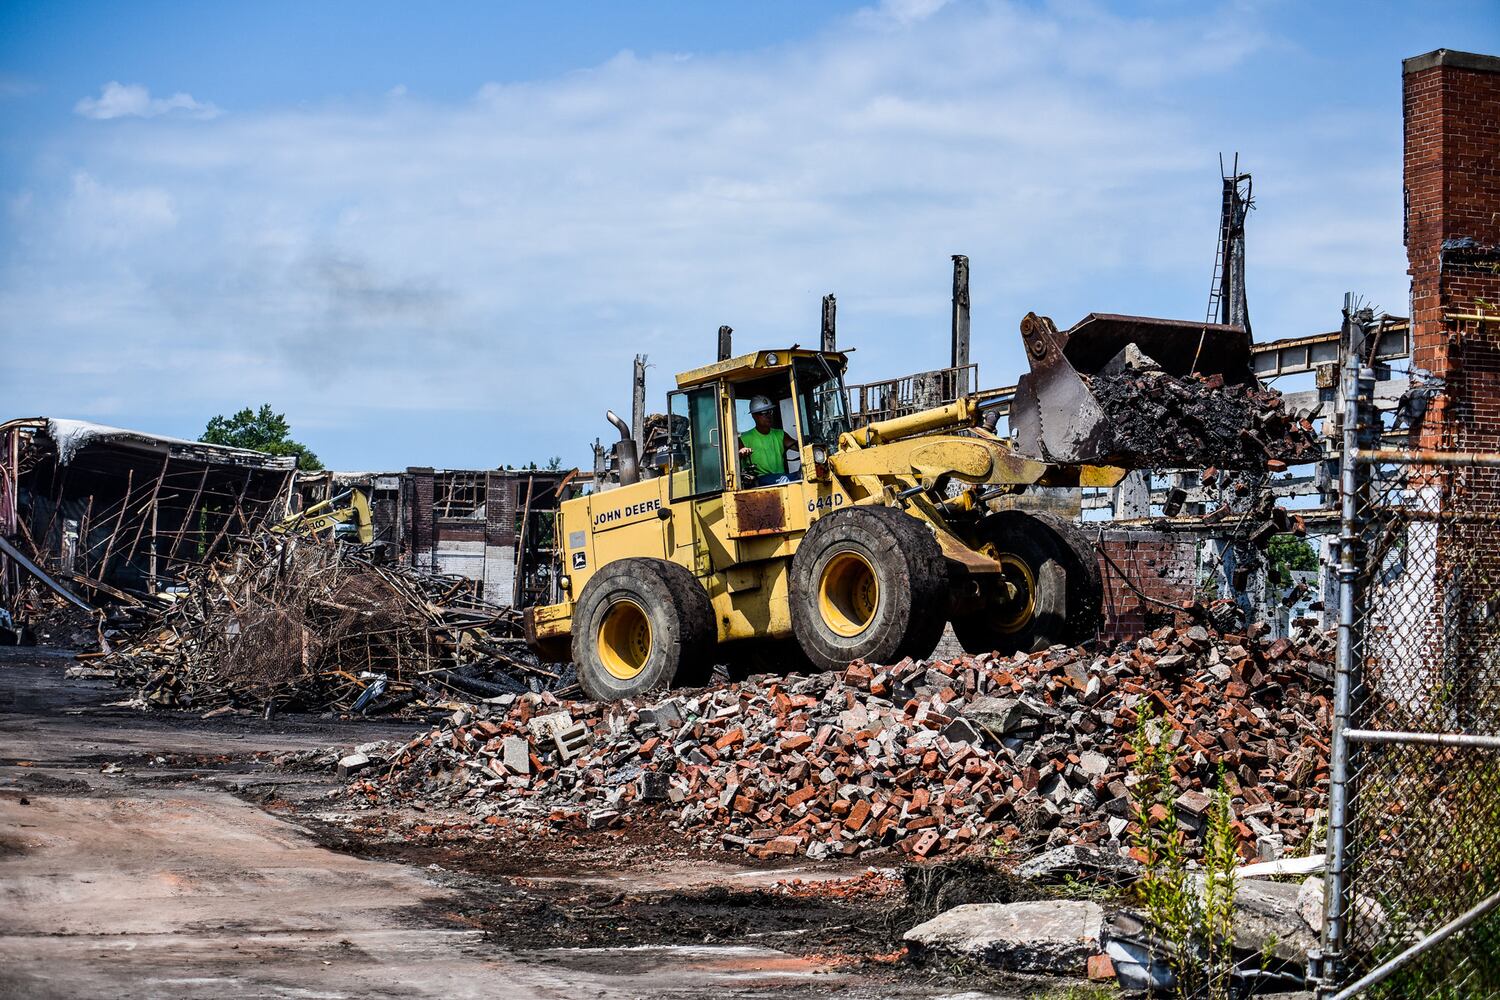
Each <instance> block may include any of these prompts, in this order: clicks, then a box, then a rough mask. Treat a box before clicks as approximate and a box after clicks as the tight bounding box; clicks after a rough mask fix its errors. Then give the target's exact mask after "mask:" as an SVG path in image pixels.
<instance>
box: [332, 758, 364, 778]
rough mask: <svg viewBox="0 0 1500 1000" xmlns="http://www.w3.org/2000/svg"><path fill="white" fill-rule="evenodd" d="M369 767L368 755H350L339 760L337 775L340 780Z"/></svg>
mask: <svg viewBox="0 0 1500 1000" xmlns="http://www.w3.org/2000/svg"><path fill="white" fill-rule="evenodd" d="M369 766H370V758H369V755H368V754H362V753H351V754H349V756H347V757H341V758H339V768H338V773H339V777H340V778H350V777H353V776H354V775H356V774H358V773H359V772H361V771H363V770H364V769H365V768H367V767H369Z"/></svg>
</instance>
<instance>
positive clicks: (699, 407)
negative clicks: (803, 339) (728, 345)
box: [667, 350, 849, 501]
mask: <svg viewBox="0 0 1500 1000" xmlns="http://www.w3.org/2000/svg"><path fill="white" fill-rule="evenodd" d="M846 364H847V360H846V358H845V356H844V355H843V354H841V353H837V352H826V353H825V352H820V351H801V350H790V351H759V352H757V353H755V354H747V355H743V356H741V357H738V358H731V359H730V360H728V361H722V362H719V363H718V364H715V365H707V366H704V367H703V368H698V369H694V370H693V371H690V372H684V373H683V374H682V375H679V376H678V378H677V384H678V386H679V387H680V388H679V390H678V391H677V392H673V393H671V394H670V395H669V396H668V400H667V412H668V415H669V416H668V427H669V429H670V431H671V435H672V441H671V447H670V449H669V451H670V454H671V456H672V458H671V461H672V465H671V468H670V470H669V474H670V476H671V483H670V490H671V500H673V501H677V500H685V499H697V498H702V497H708V496H712V495H715V494H718V493H721V492H723V491H724V490H726V489H728V490H736V491H738V490H746V489H757V488H769V487H770V486H772V485H779V483H767V485H766V486H764V487H758V486H757V485H756V480H757V475H756V473H757V471H758V470H756V469H755V468H753V467H751V466H750V465H749V463H748V462H747V460H746V457H745V456H743V455H741V450H742V448H744V447H745V446H746V442H745V439H744V438H745V435H746V434H747V433H748V432H750V431H752V430H753V429H754V428H755V426H756V424H755V419H754V418H753V417H752V416H751V414H750V402H751V400H752V399H753V398H754V397H756V396H765V397H766V398H768V399H770V400H771V402H772V403H773V404H774V409H773V410H772V412H771V420H770V426H771V427H772V428H775V429H777V430H780V431H782V432H784V433H785V435H786V437H787V443H788V445H789V450H788V451H787V453H786V457H785V474H786V477H787V479H786V480H785V481H788V482H798V481H801V480H803V479H804V478H809V477H810V476H812V475H813V474H814V473H815V469H814V468H812V467H810V459H811V458H812V457H813V448H814V447H815V446H816V447H817V448H818V450H819V453H822V454H826V453H831V452H832V451H833V449H834V448H835V447H836V446H837V443H838V438H839V435H840V434H842V433H843V432H844V431H846V430H848V429H849V417H848V401H847V399H848V397H847V396H846V395H845V392H844V381H843V374H844V368H845V366H846ZM778 471H779V470H778Z"/></svg>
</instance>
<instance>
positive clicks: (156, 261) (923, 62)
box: [0, 3, 1405, 467]
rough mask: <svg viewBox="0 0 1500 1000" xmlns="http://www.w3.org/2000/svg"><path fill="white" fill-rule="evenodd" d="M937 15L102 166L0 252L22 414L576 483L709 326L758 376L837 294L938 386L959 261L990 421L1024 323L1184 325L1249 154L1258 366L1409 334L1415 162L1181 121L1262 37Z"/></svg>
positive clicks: (269, 129) (3, 326) (1191, 26)
mask: <svg viewBox="0 0 1500 1000" xmlns="http://www.w3.org/2000/svg"><path fill="white" fill-rule="evenodd" d="M930 6H931V5H922V4H906V5H901V4H896V5H891V7H890V9H887V10H886V11H885V12H884V13H885V14H886V15H889V16H888V17H887V22H888V23H887V24H885V25H884V26H882V25H879V24H876V23H873V22H872V21H871V20H870V18H869V17H856V18H852V19H850V20H849V21H846V22H844V23H841V24H839V25H837V26H836V27H835V28H834V29H833V30H830V31H829V32H828V33H827V34H825V35H823V36H820V37H817V38H812V39H807V40H804V41H803V42H800V43H796V44H789V45H784V46H781V47H778V48H776V49H772V50H767V51H762V52H753V53H731V54H723V55H712V56H705V55H694V56H691V57H686V58H684V57H682V56H680V55H669V56H649V55H638V54H631V53H622V54H620V55H619V56H617V57H615V58H614V59H611V60H609V61H608V62H606V63H604V64H602V65H600V66H597V67H594V68H592V69H587V70H583V71H578V72H573V73H569V74H566V75H563V76H559V77H557V78H554V79H547V80H539V81H531V82H526V83H506V84H498V83H490V84H483V85H481V83H480V81H475V96H474V97H473V98H472V99H470V100H465V101H460V102H455V103H437V102H433V101H430V100H426V99H423V98H421V97H413V96H411V95H407V96H405V97H403V98H402V99H400V100H387V99H383V98H381V99H375V100H372V101H370V102H369V103H368V104H367V105H365V106H359V105H351V104H349V103H347V102H345V103H340V104H333V105H327V106H317V105H308V106H299V107H295V108H288V109H282V110H275V111H269V112H259V113H248V112H246V113H238V114H236V115H234V116H232V117H229V118H225V119H224V120H223V121H222V122H221V123H219V124H217V125H216V126H215V127H214V128H212V129H206V130H205V129H198V128H190V127H185V126H182V125H173V124H171V123H170V122H166V121H164V122H162V123H161V124H160V125H159V126H158V127H155V128H153V129H152V130H150V134H144V133H136V132H131V131H124V132H117V131H115V130H87V134H86V135H85V136H83V137H82V138H81V139H79V140H78V141H79V142H80V143H81V145H78V146H77V147H76V148H73V149H71V150H69V156H70V162H72V163H75V164H77V168H76V169H77V171H78V172H77V173H76V174H75V176H74V181H73V184H72V185H71V186H70V187H68V188H66V189H61V190H59V189H54V188H52V187H49V186H47V185H45V184H41V183H39V184H37V185H35V190H31V189H28V192H27V193H26V194H24V196H23V194H22V193H16V194H15V195H14V196H13V199H22V200H13V201H12V212H11V216H10V218H11V222H12V224H11V226H10V229H11V230H12V233H11V235H10V236H9V237H5V236H0V245H3V246H4V248H5V249H7V250H8V251H9V252H8V253H6V254H3V255H0V340H4V341H5V342H7V343H8V344H11V345H13V346H12V351H11V354H10V355H9V357H8V360H9V361H10V363H11V369H12V371H13V372H14V373H15V374H14V375H13V376H12V377H13V378H14V379H15V380H16V381H17V383H18V387H24V389H22V390H21V391H17V392H7V393H6V395H7V396H8V397H10V398H12V400H13V402H12V408H13V409H15V410H16V411H17V412H19V411H20V410H28V411H29V410H38V411H42V410H45V411H52V412H60V411H63V410H72V411H74V412H75V414H76V415H80V416H87V415H88V414H87V413H86V412H79V410H80V408H86V406H87V402H86V401H88V400H90V399H99V398H104V397H110V398H119V397H121V396H123V397H125V398H135V399H137V400H138V401H139V404H138V410H137V411H136V413H135V415H134V417H131V415H130V414H128V413H126V414H122V413H114V414H111V419H112V420H114V421H115V422H119V421H120V420H123V419H126V418H130V419H132V420H133V421H134V422H135V423H138V424H141V425H143V426H146V427H149V428H152V429H156V430H161V431H166V432H176V433H194V432H196V431H197V430H198V429H199V428H201V426H202V423H203V421H204V420H205V419H206V418H207V416H208V415H210V414H212V413H216V412H223V411H225V410H227V409H233V408H238V407H239V406H243V405H247V404H252V403H254V404H258V403H259V402H261V401H271V402H273V403H274V404H275V405H276V406H277V407H278V408H280V409H284V410H286V411H287V412H288V414H289V416H290V417H291V419H292V420H293V422H294V425H295V424H296V423H298V422H299V421H300V422H302V423H303V424H305V425H307V426H316V427H318V428H319V432H318V433H319V435H320V437H319V438H318V439H315V440H310V442H309V443H310V444H312V445H313V446H314V448H315V449H316V450H318V451H319V454H320V455H322V456H323V457H324V458H325V460H328V461H331V462H333V463H335V464H338V465H345V466H362V467H371V466H378V465H385V466H401V465H404V464H407V463H421V464H437V465H447V466H449V467H463V466H472V465H489V464H493V463H495V462H501V461H528V460H531V459H533V458H537V457H545V456H547V455H553V454H562V455H564V456H565V457H566V458H567V460H568V461H570V462H575V461H577V462H583V461H586V460H587V450H586V448H585V447H584V445H585V442H586V441H589V440H592V439H593V438H594V437H595V436H596V435H598V434H600V433H601V432H607V431H608V428H607V427H605V426H604V425H603V424H602V422H601V415H602V412H603V409H604V408H605V407H606V406H614V407H615V408H616V409H619V407H620V406H621V405H628V395H627V393H628V378H629V370H630V368H629V364H630V357H631V355H632V354H634V353H637V352H645V353H648V354H649V355H650V356H651V361H652V364H653V366H654V369H653V374H652V384H651V395H652V397H653V399H654V400H655V401H656V404H657V405H659V403H660V399H659V397H660V395H661V393H662V392H663V391H664V389H665V388H666V387H667V384H668V382H669V380H670V374H671V373H672V372H674V371H678V370H681V369H684V368H687V367H691V366H693V365H696V364H701V363H702V362H703V361H705V360H706V359H708V358H709V357H710V354H709V352H710V351H711V350H712V341H713V336H714V331H715V330H716V329H717V328H718V326H719V325H720V324H721V323H729V324H730V325H732V326H734V327H735V329H736V338H737V343H738V344H740V345H741V346H748V345H751V344H765V343H770V344H786V343H790V342H792V341H800V342H802V343H810V342H812V341H813V340H815V339H816V337H817V331H818V312H819V307H818V299H819V296H821V295H822V294H823V293H825V292H829V291H833V292H836V293H837V294H838V296H839V321H840V339H841V342H843V343H846V344H849V345H857V346H858V347H859V348H860V350H859V353H858V354H856V355H855V362H854V365H855V369H854V371H853V372H851V377H852V378H853V379H855V380H861V381H862V380H867V379H873V378H879V377H884V376H889V375H893V374H897V373H902V372H908V371H913V370H918V369H921V368H927V367H936V366H939V365H941V364H944V363H945V362H946V353H947V297H948V287H949V267H950V264H949V260H948V255H949V254H952V253H967V254H968V255H969V256H970V258H971V261H972V268H973V281H974V291H973V299H974V309H975V313H974V330H975V342H974V356H975V358H976V359H977V360H978V361H979V362H980V364H981V366H982V375H983V376H984V381H986V382H987V383H989V384H1004V383H1006V382H1009V381H1012V380H1013V379H1014V378H1015V376H1016V375H1017V374H1018V373H1019V371H1021V370H1022V368H1023V366H1024V359H1023V357H1022V354H1021V352H1020V350H1019V345H1018V338H1017V336H1016V324H1017V322H1018V321H1019V319H1020V317H1021V316H1022V315H1024V314H1025V313H1026V312H1027V311H1028V310H1031V309H1035V310H1038V311H1040V312H1045V313H1050V314H1051V315H1053V316H1054V318H1056V319H1057V320H1058V322H1059V323H1062V324H1068V323H1071V322H1073V321H1074V320H1076V319H1078V318H1079V317H1081V316H1082V315H1083V314H1085V313H1087V312H1089V311H1094V310H1099V311H1117V312H1143V313H1156V314H1161V315H1175V316H1188V317H1193V316H1201V315H1202V312H1203V309H1204V303H1205V299H1206V295H1207V290H1208V277H1209V275H1208V271H1209V267H1210V265H1211V263H1212V260H1213V249H1214V247H1213V241H1214V235H1215V224H1216V221H1217V212H1218V200H1219V199H1218V188H1219V183H1218V176H1217V174H1216V170H1217V154H1218V152H1219V151H1220V150H1221V149H1223V150H1227V151H1233V150H1234V149H1235V148H1238V149H1240V150H1241V151H1242V152H1243V153H1244V154H1245V157H1244V162H1246V163H1248V164H1249V166H1250V169H1252V170H1253V171H1255V172H1256V193H1257V196H1258V197H1259V199H1260V206H1261V207H1260V210H1259V211H1258V212H1257V213H1256V214H1255V216H1253V217H1252V220H1251V233H1250V247H1251V274H1250V293H1251V304H1252V315H1254V316H1255V318H1256V323H1257V330H1258V332H1259V335H1260V336H1261V337H1274V336H1288V335H1292V334H1300V333H1308V332H1312V331H1311V330H1310V329H1309V328H1308V323H1309V317H1318V319H1317V320H1316V321H1315V322H1314V325H1315V326H1331V325H1332V322H1333V321H1334V320H1335V319H1336V315H1337V308H1338V302H1339V296H1340V295H1341V293H1342V292H1343V291H1344V290H1345V288H1355V289H1358V290H1361V291H1365V292H1366V293H1368V294H1369V295H1371V296H1373V297H1375V298H1377V299H1379V300H1380V301H1382V302H1384V303H1386V304H1388V305H1389V304H1391V303H1393V302H1397V300H1398V299H1399V297H1400V294H1399V290H1400V289H1404V287H1405V283H1404V279H1403V277H1402V264H1401V257H1400V254H1401V251H1400V219H1399V190H1398V189H1397V186H1396V185H1397V184H1398V182H1394V181H1393V179H1392V177H1391V176H1390V174H1389V171H1378V172H1375V173H1373V174H1372V173H1370V172H1368V171H1363V168H1364V167H1365V166H1366V165H1367V164H1368V162H1369V161H1370V159H1371V157H1374V156H1386V155H1389V156H1391V157H1397V156H1399V108H1394V107H1393V108H1391V109H1389V112H1388V115H1387V116H1386V117H1387V118H1388V119H1389V120H1388V121H1386V120H1385V119H1381V120H1380V121H1375V122H1372V121H1369V120H1364V119H1361V118H1360V117H1359V116H1358V115H1357V114H1354V113H1352V112H1350V111H1349V110H1348V109H1343V108H1341V109H1339V116H1340V118H1341V119H1342V120H1343V121H1345V122H1346V123H1347V125H1348V128H1349V129H1351V130H1354V131H1357V132H1359V133H1360V135H1361V139H1360V141H1358V142H1352V141H1349V137H1348V135H1347V134H1341V133H1334V132H1331V131H1330V130H1329V129H1328V128H1327V127H1326V121H1309V120H1303V119H1302V118H1300V117H1299V115H1300V114H1302V112H1300V111H1297V110H1287V109H1285V108H1279V107H1278V108H1271V109H1265V110H1263V111H1261V112H1260V114H1259V117H1257V116H1256V115H1253V114H1251V113H1250V112H1251V110H1252V108H1251V105H1252V104H1253V102H1252V101H1251V100H1250V99H1249V98H1246V99H1244V100H1241V102H1240V104H1239V109H1240V112H1239V113H1238V114H1237V115H1225V114H1224V113H1223V109H1222V107H1219V106H1217V105H1215V104H1214V103H1212V102H1211V101H1203V102H1201V103H1196V104H1195V103H1194V102H1193V101H1191V100H1189V99H1187V96H1185V95H1191V94H1192V92H1193V91H1194V89H1195V88H1196V87H1198V86H1199V85H1200V84H1205V83H1214V82H1222V81H1233V80H1234V79H1235V76H1234V75H1235V74H1236V73H1237V72H1238V69H1237V67H1240V66H1243V65H1244V63H1245V61H1246V60H1250V59H1253V58H1255V57H1256V54H1257V52H1258V51H1259V50H1258V49H1257V47H1256V46H1257V44H1258V42H1257V41H1256V40H1257V39H1259V38H1261V37H1262V36H1261V35H1260V34H1259V33H1258V30H1259V29H1258V27H1257V25H1256V24H1253V23H1248V24H1241V25H1239V27H1240V28H1241V30H1240V31H1238V32H1237V33H1226V32H1224V31H1223V29H1222V27H1221V16H1220V12H1217V11H1214V10H1205V11H1203V12H1202V13H1196V12H1195V11H1196V9H1195V8H1186V7H1185V8H1182V10H1183V11H1184V12H1185V13H1184V14H1183V15H1182V16H1180V17H1175V18H1168V17H1165V16H1153V17H1152V18H1149V19H1142V20H1134V21H1132V20H1127V19H1123V18H1120V17H1117V16H1114V15H1107V16H1106V15H1102V14H1100V13H1099V12H1098V11H1096V10H1094V9H1093V8H1074V7H1059V8H1042V9H1037V8H1034V7H1031V6H1029V5H1028V6H1011V5H1008V4H1002V3H994V4H986V5H954V6H952V7H950V8H948V9H946V10H943V11H941V12H940V16H927V17H919V16H917V15H918V14H921V13H923V11H926V13H928V14H931V13H932V10H930V9H928V8H929V7H930ZM898 13H900V14H903V16H904V17H905V22H904V24H903V25H902V26H901V28H900V30H892V29H891V28H890V24H889V22H890V19H891V18H893V17H896V15H897V14H898ZM1237 16H1239V15H1237ZM1184 52H1190V53H1192V58H1190V59H1185V58H1183V57H1182V53H1184ZM116 86H117V85H116ZM120 89H121V90H128V89H130V88H120ZM110 93H111V92H110V88H106V89H105V94H104V96H102V97H101V99H100V100H101V102H103V101H105V100H106V98H109V95H110ZM187 100H189V101H191V100H192V99H191V98H187ZM154 103H155V102H154V101H153V100H152V99H151V98H150V97H149V95H148V94H146V93H145V91H144V90H143V89H142V90H141V92H140V95H139V96H131V97H128V99H126V98H125V97H121V98H120V99H118V100H112V101H111V103H110V107H111V108H113V109H114V110H111V111H110V112H109V113H110V114H126V113H136V114H139V113H143V112H142V111H141V110H140V109H141V108H142V107H144V108H146V109H148V110H149V109H150V108H151V107H152V105H153V104H154ZM193 104H194V105H196V104H197V102H193ZM125 109H133V110H125ZM80 113H85V114H88V113H89V112H87V111H83V110H82V109H80ZM179 113H188V111H187V109H186V108H185V107H181V108H179ZM1381 135H1384V136H1387V137H1388V139H1389V141H1390V142H1391V143H1394V144H1395V145H1394V146H1392V147H1391V148H1389V149H1387V148H1385V147H1382V146H1381V145H1380V141H1381V140H1379V138H1378V137H1379V136H1381ZM1372 137H1374V138H1372ZM1294 178H1295V181H1293V179H1294ZM1392 202H1394V207H1393V205H1392ZM1306 206H1316V210H1315V211H1308V210H1307V208H1306ZM1353 221H1357V222H1358V223H1359V224H1358V225H1354V224H1349V223H1351V222H1353ZM1309 276H1311V278H1310V277H1309ZM1381 281H1385V283H1386V284H1385V286H1384V287H1380V288H1376V287H1372V285H1373V284H1376V283H1379V282H1381ZM1391 307H1392V308H1393V309H1394V308H1397V306H1394V305H1392V306H1391ZM1324 317H1326V320H1324V319H1323V318H1324ZM22 332H24V333H25V336H21V334H22ZM101 358H107V359H109V362H110V363H109V364H106V365H103V366H102V371H99V372H97V373H91V372H95V369H96V368H100V367H101V366H99V365H98V364H97V362H98V359H101ZM622 397H625V398H624V399H622ZM560 400H561V401H564V402H565V403H566V405H565V406H563V407H561V408H560V407H559V405H558V404H559V401H560ZM418 416H420V419H414V418H416V417H418Z"/></svg>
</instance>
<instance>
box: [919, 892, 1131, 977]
mask: <svg viewBox="0 0 1500 1000" xmlns="http://www.w3.org/2000/svg"><path fill="white" fill-rule="evenodd" d="M1103 921H1104V911H1103V909H1101V908H1100V906H1099V904H1098V903H1090V902H1085V901H1081V900H1039V901H1034V902H1024V903H965V904H963V905H962V906H955V907H954V908H953V909H951V910H948V911H947V912H946V913H940V914H938V915H937V916H936V917H933V918H932V919H931V920H929V921H927V922H926V923H923V924H918V925H917V926H916V927H913V928H912V929H911V930H909V931H907V932H906V933H905V934H904V935H903V940H905V941H906V943H907V944H908V945H909V946H912V947H914V948H917V949H925V950H928V951H934V952H940V953H944V954H952V955H960V956H963V957H964V958H968V959H971V960H973V961H977V962H983V963H984V964H986V965H991V966H994V967H996V968H1000V969H1008V970H1011V971H1015V972H1054V973H1063V974H1066V975H1077V976H1082V975H1085V974H1087V972H1088V961H1089V957H1090V956H1092V955H1095V954H1098V952H1099V934H1100V929H1101V926H1102V924H1103Z"/></svg>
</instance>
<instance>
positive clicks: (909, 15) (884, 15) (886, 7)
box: [861, 0, 949, 25]
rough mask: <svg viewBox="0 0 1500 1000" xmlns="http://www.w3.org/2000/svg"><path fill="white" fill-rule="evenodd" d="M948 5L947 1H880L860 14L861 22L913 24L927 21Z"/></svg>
mask: <svg viewBox="0 0 1500 1000" xmlns="http://www.w3.org/2000/svg"><path fill="white" fill-rule="evenodd" d="M948 3H949V0H880V3H878V4H877V5H876V6H875V7H874V8H872V9H869V10H865V11H862V12H861V20H863V21H865V22H867V23H873V24H880V23H885V24H895V25H903V24H913V23H915V22H917V21H925V20H927V18H929V17H931V16H932V15H933V14H936V13H937V12H938V11H940V10H942V9H943V8H944V7H946V6H948Z"/></svg>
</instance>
